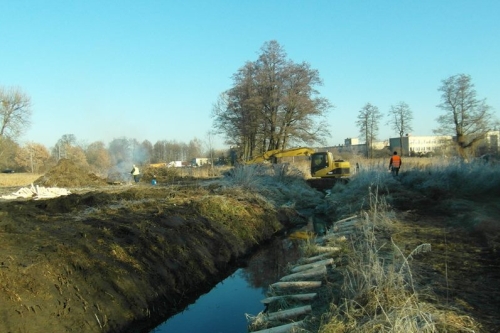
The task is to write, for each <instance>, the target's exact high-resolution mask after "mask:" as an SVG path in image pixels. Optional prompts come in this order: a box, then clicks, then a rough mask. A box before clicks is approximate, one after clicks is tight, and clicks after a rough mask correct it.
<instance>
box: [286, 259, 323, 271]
mask: <svg viewBox="0 0 500 333" xmlns="http://www.w3.org/2000/svg"><path fill="white" fill-rule="evenodd" d="M331 264H333V259H332V258H330V259H325V260H321V261H316V262H313V263H310V264H306V265H299V266H295V267H293V268H292V269H291V271H292V273H297V272H302V271H306V270H308V269H311V268H315V267H319V266H325V265H331Z"/></svg>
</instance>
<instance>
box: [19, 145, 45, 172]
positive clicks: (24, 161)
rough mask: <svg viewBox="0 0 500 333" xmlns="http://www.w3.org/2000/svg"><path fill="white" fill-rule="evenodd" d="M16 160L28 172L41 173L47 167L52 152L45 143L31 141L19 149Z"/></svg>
mask: <svg viewBox="0 0 500 333" xmlns="http://www.w3.org/2000/svg"><path fill="white" fill-rule="evenodd" d="M15 160H16V163H17V165H19V167H21V168H23V169H25V170H27V171H28V172H31V173H41V172H43V171H45V169H46V165H47V162H48V161H49V160H50V153H49V151H48V150H47V148H45V146H44V145H42V144H39V143H34V142H29V143H26V144H25V145H24V146H23V147H21V148H19V149H18V150H17V154H16V157H15Z"/></svg>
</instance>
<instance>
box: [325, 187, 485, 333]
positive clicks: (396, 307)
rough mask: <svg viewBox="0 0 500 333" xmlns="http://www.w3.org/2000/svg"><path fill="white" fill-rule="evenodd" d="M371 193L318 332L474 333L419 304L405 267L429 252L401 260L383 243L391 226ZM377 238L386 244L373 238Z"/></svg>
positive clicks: (467, 324)
mask: <svg viewBox="0 0 500 333" xmlns="http://www.w3.org/2000/svg"><path fill="white" fill-rule="evenodd" d="M374 193H375V194H370V197H371V199H370V210H369V211H368V212H366V213H364V216H365V218H364V221H363V227H362V230H361V231H359V232H358V233H357V235H356V237H355V238H352V239H353V240H352V241H351V250H350V251H348V254H347V257H348V265H347V267H346V269H345V271H344V284H343V287H342V290H341V294H342V296H341V299H342V301H339V302H337V303H332V304H331V307H330V312H329V313H328V314H325V315H324V317H323V321H322V325H321V327H320V329H319V332H320V333H333V332H335V333H337V332H357V333H369V332H370V333H371V332H394V333H396V332H398V333H399V332H408V333H411V332H415V333H416V332H457V333H458V332H478V330H479V327H478V325H477V324H476V323H475V321H474V320H473V319H472V318H470V317H468V316H464V315H460V314H458V313H457V312H456V311H455V309H453V308H445V307H444V306H443V307H441V308H437V306H435V305H433V304H429V303H427V302H424V301H422V300H421V299H420V297H419V292H418V290H416V288H415V284H414V281H413V275H412V271H411V265H410V264H411V260H413V257H414V256H415V255H416V254H418V253H424V252H427V251H430V250H431V246H430V244H422V245H420V246H418V247H416V248H415V249H414V250H413V251H412V252H411V253H410V254H409V255H406V256H405V255H404V254H403V252H402V251H401V250H400V248H399V247H398V246H397V245H396V244H395V243H394V242H393V241H392V239H390V238H389V239H390V240H387V234H389V233H390V229H391V220H390V218H389V215H388V214H387V213H386V209H385V207H384V206H385V203H384V202H383V200H380V199H379V198H378V196H377V194H376V193H377V191H376V190H375V191H374ZM380 234H382V235H384V239H386V240H385V241H381V240H380V239H378V238H377V237H378V236H379V235H380Z"/></svg>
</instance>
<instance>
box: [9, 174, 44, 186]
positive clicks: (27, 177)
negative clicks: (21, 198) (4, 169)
mask: <svg viewBox="0 0 500 333" xmlns="http://www.w3.org/2000/svg"><path fill="white" fill-rule="evenodd" d="M40 176H42V175H41V174H38V173H0V187H13V186H20V187H23V186H27V185H30V184H31V183H33V182H34V181H35V180H37V179H38V178H39V177H40Z"/></svg>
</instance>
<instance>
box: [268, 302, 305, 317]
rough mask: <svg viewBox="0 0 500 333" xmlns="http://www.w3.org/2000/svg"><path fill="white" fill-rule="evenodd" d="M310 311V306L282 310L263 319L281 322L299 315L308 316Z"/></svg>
mask: <svg viewBox="0 0 500 333" xmlns="http://www.w3.org/2000/svg"><path fill="white" fill-rule="evenodd" d="M311 311H312V307H311V306H310V305H304V306H299V307H297V308H293V309H287V310H282V311H278V312H271V313H267V314H266V315H265V318H266V319H267V320H269V321H272V320H283V319H290V318H294V317H298V316H301V315H305V314H308V313H309V312H311Z"/></svg>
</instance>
